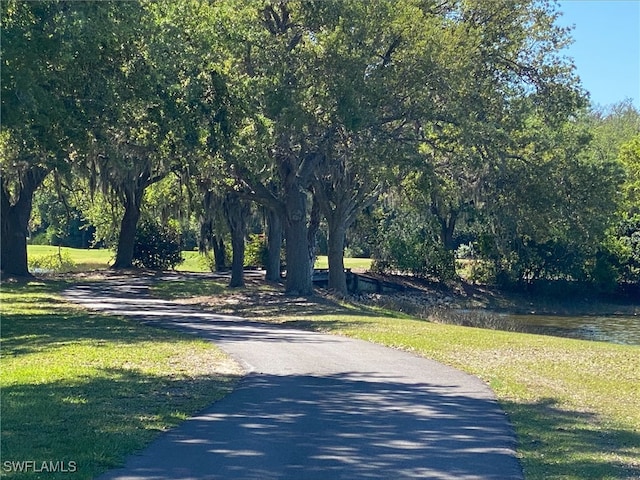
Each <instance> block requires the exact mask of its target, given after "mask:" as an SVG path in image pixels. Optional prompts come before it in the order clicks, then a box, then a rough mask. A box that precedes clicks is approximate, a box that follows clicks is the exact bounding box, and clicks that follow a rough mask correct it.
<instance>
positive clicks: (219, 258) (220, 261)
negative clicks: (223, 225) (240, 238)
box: [211, 235, 227, 272]
mask: <svg viewBox="0 0 640 480" xmlns="http://www.w3.org/2000/svg"><path fill="white" fill-rule="evenodd" d="M211 247H212V248H213V260H214V262H215V264H216V266H215V269H216V272H223V271H224V269H225V267H226V265H227V252H226V248H225V246H224V239H223V238H222V235H221V236H220V238H218V237H217V236H216V235H214V236H213V237H212V239H211Z"/></svg>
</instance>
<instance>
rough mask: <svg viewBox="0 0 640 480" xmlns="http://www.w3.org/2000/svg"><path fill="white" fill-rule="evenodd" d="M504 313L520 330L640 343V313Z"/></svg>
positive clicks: (624, 342) (627, 343) (622, 342)
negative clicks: (589, 314) (571, 314)
mask: <svg viewBox="0 0 640 480" xmlns="http://www.w3.org/2000/svg"><path fill="white" fill-rule="evenodd" d="M500 315H503V314H500ZM504 315H505V316H506V317H508V319H509V323H511V324H513V325H514V326H515V329H516V330H517V331H521V332H527V333H537V334H542V335H554V336H559V337H568V338H579V339H584V340H596V341H603V342H612V343H620V344H625V345H640V316H623V315H614V316H595V315H594V316H578V317H572V316H562V315H535V314H530V315H508V314H504Z"/></svg>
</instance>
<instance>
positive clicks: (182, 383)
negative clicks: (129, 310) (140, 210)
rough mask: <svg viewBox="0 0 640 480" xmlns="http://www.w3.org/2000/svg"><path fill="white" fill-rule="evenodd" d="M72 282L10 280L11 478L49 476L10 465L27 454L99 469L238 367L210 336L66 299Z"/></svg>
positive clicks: (4, 359)
mask: <svg viewBox="0 0 640 480" xmlns="http://www.w3.org/2000/svg"><path fill="white" fill-rule="evenodd" d="M65 286H66V284H65V283H63V282H47V283H43V282H31V283H28V284H8V283H4V284H3V285H2V291H1V296H0V300H1V301H2V304H1V307H2V339H1V347H2V350H1V357H0V364H1V367H2V368H1V374H0V388H1V389H2V404H1V406H0V408H1V411H0V413H1V418H2V425H1V427H2V429H1V430H2V431H1V434H2V445H1V458H2V461H3V463H2V468H3V470H2V474H3V476H6V477H7V478H20V479H23V478H24V479H34V478H41V474H37V473H33V472H32V473H29V474H27V473H16V472H12V471H8V470H7V469H6V468H4V466H5V463H4V462H11V461H14V462H20V461H29V460H32V461H35V462H36V464H40V463H41V462H43V461H46V462H48V461H53V462H56V461H60V462H66V464H67V465H69V462H74V465H75V466H76V468H77V472H76V473H74V474H73V478H79V479H89V478H94V477H95V476H96V475H98V474H99V473H100V472H102V471H105V470H107V469H109V468H113V467H115V466H118V465H120V464H121V463H122V462H123V460H124V459H125V458H126V456H128V455H130V454H131V453H132V452H134V451H136V450H138V449H140V448H142V447H143V446H144V445H145V444H147V443H148V442H149V441H150V440H152V439H153V438H154V437H155V436H156V435H157V434H158V433H159V432H161V431H163V430H166V429H167V428H169V427H171V426H173V425H176V424H177V423H179V422H180V421H182V420H184V419H185V418H187V417H188V416H190V415H192V414H194V413H196V412H197V411H199V410H201V409H202V408H204V407H205V406H206V405H209V404H210V403H212V402H213V401H215V400H216V399H219V398H220V397H222V396H223V395H225V394H226V393H228V392H229V391H230V389H231V388H232V386H233V383H234V382H235V380H236V379H237V378H238V376H239V375H240V370H239V368H238V367H237V366H236V364H235V363H233V362H231V361H230V360H229V359H228V358H226V357H225V356H224V355H223V354H222V353H221V352H220V351H219V350H218V349H217V348H215V347H214V346H212V345H211V344H210V343H208V342H205V341H200V340H194V339H193V338H192V337H191V336H186V335H181V334H178V333H175V332H170V331H167V330H161V329H155V328H150V327H146V326H142V325H140V324H138V323H136V322H134V321H129V320H125V319H122V318H118V317H112V316H104V315H98V314H93V313H87V312H85V311H83V310H80V309H77V308H74V307H73V306H71V305H69V304H66V303H65V302H63V301H62V300H61V299H60V297H59V295H58V292H59V290H60V289H61V288H64V287H65ZM69 475H70V474H69V473H61V472H58V473H57V474H54V473H51V474H48V475H47V477H46V478H51V479H56V478H69Z"/></svg>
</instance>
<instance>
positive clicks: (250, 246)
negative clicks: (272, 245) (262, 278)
mask: <svg viewBox="0 0 640 480" xmlns="http://www.w3.org/2000/svg"><path fill="white" fill-rule="evenodd" d="M268 254H269V252H268V250H267V239H266V237H265V236H264V235H256V234H253V235H249V241H248V242H247V245H246V246H245V250H244V266H245V267H260V268H264V267H265V266H266V265H267V259H268Z"/></svg>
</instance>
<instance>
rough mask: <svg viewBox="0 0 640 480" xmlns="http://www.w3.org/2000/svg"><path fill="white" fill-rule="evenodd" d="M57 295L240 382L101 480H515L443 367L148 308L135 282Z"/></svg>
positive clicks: (474, 393) (194, 313)
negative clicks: (228, 365) (163, 340)
mask: <svg viewBox="0 0 640 480" xmlns="http://www.w3.org/2000/svg"><path fill="white" fill-rule="evenodd" d="M66 296H67V298H68V299H70V300H71V301H73V302H75V303H78V304H81V305H84V306H86V307H88V308H91V309H96V310H101V311H106V312H112V313H114V314H119V315H127V316H131V317H133V318H135V319H137V320H139V321H142V322H147V323H151V324H154V325H156V326H162V327H166V328H177V329H180V330H183V331H186V332H189V333H193V334H195V335H197V336H199V337H202V338H205V339H209V340H211V341H213V342H214V343H215V344H216V345H218V346H219V347H221V348H222V349H223V350H224V351H226V352H227V353H229V354H230V355H231V356H232V357H233V358H234V359H236V360H237V361H238V362H240V364H241V365H243V367H244V368H245V370H246V372H247V375H246V377H245V378H244V379H243V380H241V382H240V383H239V385H238V387H237V388H236V390H234V391H233V392H232V393H231V394H230V395H228V396H227V397H225V398H224V399H222V400H221V401H219V402H217V403H215V404H214V405H212V406H211V407H210V408H208V409H207V410H205V411H203V412H201V413H200V414H199V415H198V416H196V417H193V418H191V419H189V420H187V421H185V422H184V423H183V424H182V425H180V426H178V427H177V428H175V429H173V430H171V431H169V432H167V433H165V434H163V435H161V436H160V437H159V439H158V440H156V441H155V442H154V443H152V444H151V445H150V446H149V447H148V448H147V449H145V450H144V451H142V452H141V453H140V454H137V455H134V456H132V457H131V458H130V459H129V460H128V461H127V463H126V465H125V466H124V467H123V468H120V469H117V470H113V471H110V472H107V473H106V474H105V475H103V476H101V477H100V479H101V480H113V479H119V480H125V479H127V480H133V479H136V480H141V479H145V480H152V479H154V480H155V479H158V480H159V479H163V480H168V479H175V480H178V479H180V480H187V479H247V480H248V479H260V480H265V479H282V480H285V479H292V480H294V479H295V480H303V479H323V480H324V479H385V480H387V479H402V478H411V479H413V478H428V479H456V480H460V479H463V480H466V479H491V480H498V479H522V478H523V475H522V469H521V467H520V464H519V462H518V460H517V458H516V455H515V437H514V433H513V431H512V428H511V426H510V424H509V422H508V419H507V418H506V416H505V414H504V412H503V411H502V410H501V409H500V407H499V405H498V404H497V403H496V401H495V398H494V396H493V393H492V392H491V390H490V389H489V388H488V387H487V385H486V384H485V383H483V382H482V381H480V380H479V379H477V378H475V377H473V376H470V375H467V374H465V373H462V372H460V371H458V370H455V369H453V368H450V367H447V366H444V365H442V364H440V363H437V362H434V361H430V360H427V359H424V358H421V357H418V356H415V355H412V354H410V353H407V352H402V351H398V350H394V349H390V348H386V347H382V346H379V345H375V344H372V343H368V342H364V341H359V340H354V339H349V338H343V337H339V336H333V335H326V334H320V333H312V332H307V331H302V330H296V329H291V328H284V327H281V326H276V325H270V324H264V323H260V322H253V321H248V320H245V319H241V318H234V317H226V316H222V315H215V314H211V313H204V312H202V311H199V310H197V309H195V308H191V307H188V306H184V305H181V304H177V303H173V302H168V301H164V300H157V299H152V298H149V297H148V295H147V294H146V286H145V285H144V282H135V281H132V280H127V281H126V282H117V281H110V282H109V283H102V284H96V285H91V286H78V287H74V288H72V289H70V290H68V291H67V292H66Z"/></svg>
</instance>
